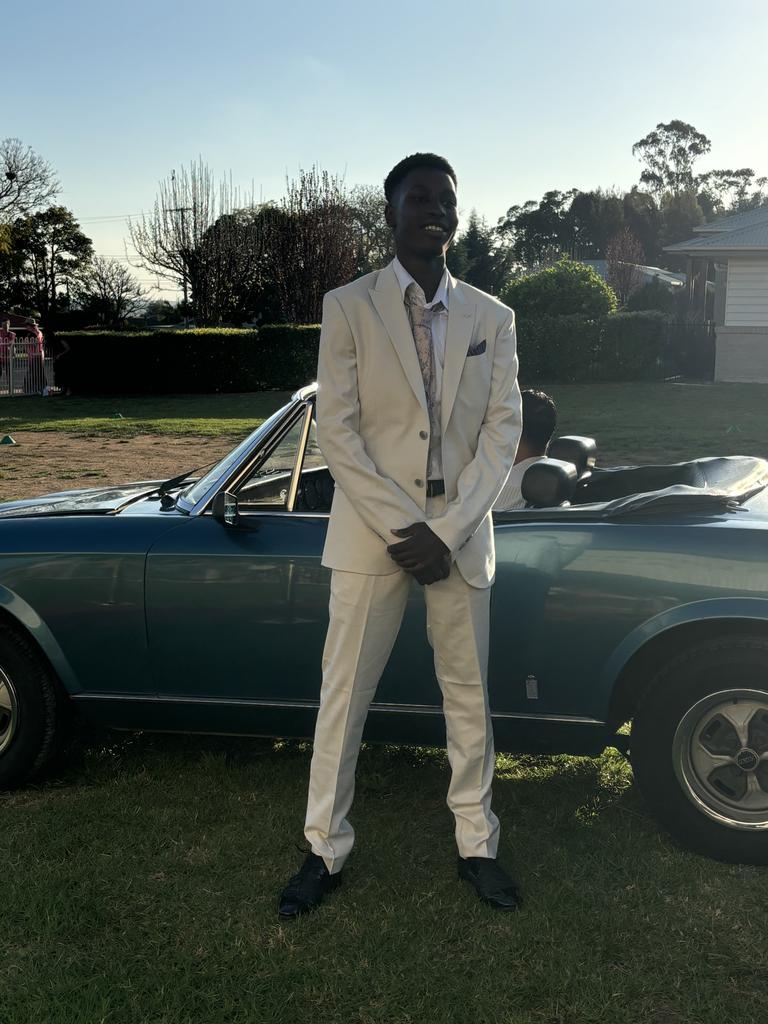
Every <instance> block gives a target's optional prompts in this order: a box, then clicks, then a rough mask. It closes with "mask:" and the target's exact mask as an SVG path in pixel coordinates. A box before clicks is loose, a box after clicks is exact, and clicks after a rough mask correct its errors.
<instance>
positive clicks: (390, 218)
mask: <svg viewBox="0 0 768 1024" xmlns="http://www.w3.org/2000/svg"><path fill="white" fill-rule="evenodd" d="M384 220H385V221H386V222H387V226H388V227H390V228H394V227H395V211H394V210H393V209H392V204H391V203H387V204H386V206H385V207H384Z"/></svg>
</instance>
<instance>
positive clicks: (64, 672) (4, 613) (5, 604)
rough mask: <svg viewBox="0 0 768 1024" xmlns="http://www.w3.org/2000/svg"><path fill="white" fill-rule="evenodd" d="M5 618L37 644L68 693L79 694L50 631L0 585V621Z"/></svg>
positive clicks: (65, 659) (20, 600)
mask: <svg viewBox="0 0 768 1024" xmlns="http://www.w3.org/2000/svg"><path fill="white" fill-rule="evenodd" d="M2 618H6V619H8V620H10V621H11V622H12V623H13V624H14V625H15V626H16V627H17V628H21V629H22V630H24V632H25V633H27V634H28V635H29V636H30V637H31V638H32V640H34V642H35V643H36V644H37V646H38V647H39V648H40V650H41V651H42V652H43V654H44V655H45V657H46V658H47V659H48V661H49V662H50V664H51V667H52V668H53V670H54V672H55V673H56V675H57V676H58V677H59V680H60V682H61V684H62V686H63V687H64V689H65V690H67V692H68V693H79V692H80V690H81V689H82V687H81V686H80V684H79V683H78V681H77V677H76V676H75V673H74V672H73V671H72V667H71V665H70V664H69V662H68V661H67V658H66V656H65V655H64V652H63V651H62V649H61V647H60V646H59V644H58V641H57V640H56V638H55V637H54V635H53V633H52V632H51V630H50V629H49V628H48V626H47V625H46V623H45V622H44V621H43V620H42V619H41V618H40V616H39V615H38V613H37V612H36V611H35V609H34V608H33V607H32V606H31V605H29V604H28V603H27V602H26V601H25V600H24V598H22V597H19V595H18V594H15V593H14V592H13V591H12V590H9V589H8V587H4V586H2V584H0V620H1V619H2Z"/></svg>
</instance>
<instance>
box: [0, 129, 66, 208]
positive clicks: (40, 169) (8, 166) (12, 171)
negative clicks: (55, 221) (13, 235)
mask: <svg viewBox="0 0 768 1024" xmlns="http://www.w3.org/2000/svg"><path fill="white" fill-rule="evenodd" d="M59 191H60V188H59V183H58V181H57V180H56V176H55V174H54V171H53V168H52V167H51V166H50V164H48V163H46V161H45V160H43V158H42V157H41V156H39V155H38V154H37V153H35V151H34V150H33V149H32V148H31V147H30V146H25V145H24V143H23V142H22V141H21V139H3V140H2V141H0V221H10V220H12V219H14V218H16V217H23V216H25V215H27V214H29V213H31V212H32V211H33V210H37V209H39V208H40V207H42V206H45V205H46V203H50V201H51V200H52V199H53V198H54V196H56V195H57V194H58V192H59Z"/></svg>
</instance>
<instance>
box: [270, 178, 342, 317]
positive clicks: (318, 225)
mask: <svg viewBox="0 0 768 1024" xmlns="http://www.w3.org/2000/svg"><path fill="white" fill-rule="evenodd" d="M267 223H268V231H267V234H268V251H269V258H270V261H271V266H272V270H273V273H274V280H275V283H276V285H277V290H278V294H279V296H280V302H281V306H282V312H283V316H284V317H285V319H286V320H289V321H290V322H292V323H319V321H320V319H321V316H322V309H323V295H324V294H325V293H326V292H327V291H330V290H331V289H332V288H338V287H339V286H340V285H343V284H347V283H348V282H349V281H351V280H352V278H353V277H354V275H355V270H356V267H357V257H358V253H359V235H358V232H357V231H356V228H355V219H354V214H353V210H352V206H351V204H350V201H349V198H348V195H347V193H346V190H345V188H344V185H343V182H342V181H341V179H340V178H337V177H334V176H332V175H330V174H328V173H327V172H326V171H320V170H319V169H318V168H317V167H312V169H311V170H309V171H305V170H300V171H299V176H298V178H295V179H293V180H289V181H288V182H287V183H286V195H285V197H284V198H283V199H282V200H281V202H280V204H279V206H278V207H277V208H276V209H274V210H272V211H271V212H270V215H269V217H268V219H267Z"/></svg>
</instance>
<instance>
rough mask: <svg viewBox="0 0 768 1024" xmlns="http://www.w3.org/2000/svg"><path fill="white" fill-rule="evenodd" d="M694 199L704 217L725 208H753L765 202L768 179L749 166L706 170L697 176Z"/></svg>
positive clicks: (710, 217)
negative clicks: (696, 188)
mask: <svg viewBox="0 0 768 1024" xmlns="http://www.w3.org/2000/svg"><path fill="white" fill-rule="evenodd" d="M696 184H697V187H698V197H697V198H698V202H699V206H701V208H702V210H703V211H704V216H705V217H706V219H707V220H711V219H712V217H715V216H717V215H718V214H722V213H725V212H728V211H739V210H749V209H753V208H754V207H755V206H761V205H762V204H763V203H764V202H766V201H768V195H766V192H765V191H764V189H765V186H766V185H768V178H757V177H756V176H755V172H754V171H753V170H752V168H751V167H740V168H739V169H738V170H727V169H721V170H717V171H707V173H706V174H700V175H699V176H698V178H697V182H696Z"/></svg>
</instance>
